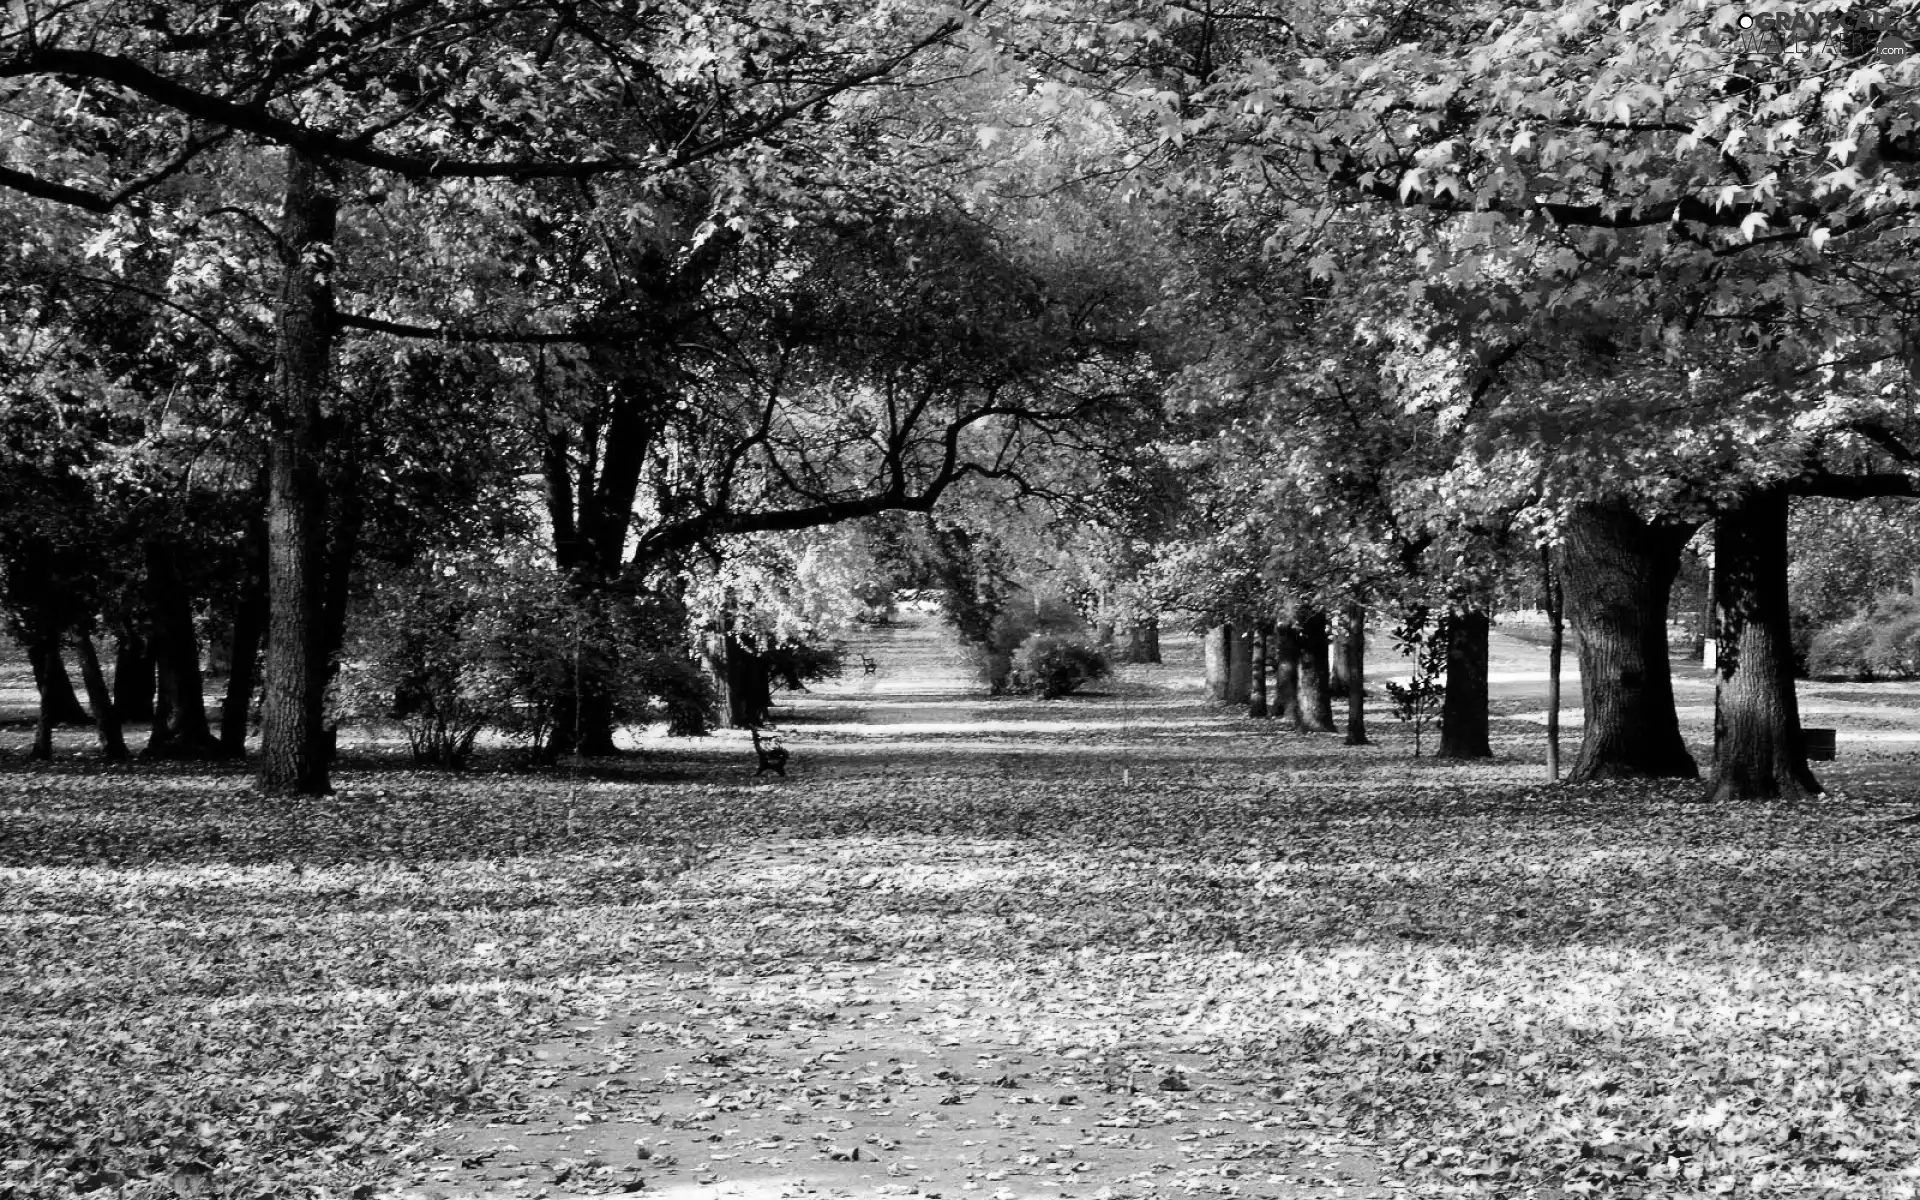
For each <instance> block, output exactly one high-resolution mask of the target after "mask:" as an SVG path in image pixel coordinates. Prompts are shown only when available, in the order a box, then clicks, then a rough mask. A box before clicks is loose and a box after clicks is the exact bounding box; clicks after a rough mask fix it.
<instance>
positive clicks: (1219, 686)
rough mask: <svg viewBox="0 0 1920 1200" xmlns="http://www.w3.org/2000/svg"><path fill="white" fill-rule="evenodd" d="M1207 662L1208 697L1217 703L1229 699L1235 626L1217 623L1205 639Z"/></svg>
mask: <svg viewBox="0 0 1920 1200" xmlns="http://www.w3.org/2000/svg"><path fill="white" fill-rule="evenodd" d="M1203 652H1204V654H1205V662H1206V678H1207V699H1209V700H1212V701H1214V702H1215V703H1217V704H1225V703H1226V701H1227V687H1228V682H1229V679H1228V677H1229V676H1230V674H1231V673H1232V670H1233V627H1232V626H1230V625H1215V626H1214V627H1213V628H1211V629H1209V630H1207V632H1206V634H1205V635H1204V639H1203Z"/></svg>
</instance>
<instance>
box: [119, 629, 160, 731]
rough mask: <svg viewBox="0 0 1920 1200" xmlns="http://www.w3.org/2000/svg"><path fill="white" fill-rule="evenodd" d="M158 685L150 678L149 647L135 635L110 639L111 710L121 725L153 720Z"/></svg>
mask: <svg viewBox="0 0 1920 1200" xmlns="http://www.w3.org/2000/svg"><path fill="white" fill-rule="evenodd" d="M158 687H159V681H158V679H157V678H156V677H155V674H154V665H153V647H152V646H151V645H150V644H149V643H148V641H147V639H146V638H145V637H142V636H141V635H140V634H137V633H125V634H121V635H120V636H119V637H117V638H115V639H114V651H113V708H114V711H115V712H117V713H119V714H120V719H121V721H123V722H124V721H151V720H153V698H154V693H155V692H156V691H157V690H158Z"/></svg>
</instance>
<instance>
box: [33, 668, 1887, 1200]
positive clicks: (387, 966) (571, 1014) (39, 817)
mask: <svg viewBox="0 0 1920 1200" xmlns="http://www.w3.org/2000/svg"><path fill="white" fill-rule="evenodd" d="M890 661H894V662H898V661H899V659H898V656H897V655H896V656H895V657H894V658H893V659H892V660H890ZM1129 671H1131V672H1133V673H1132V674H1131V675H1129V676H1126V677H1125V678H1127V679H1131V680H1132V681H1133V682H1132V690H1130V691H1129V690H1127V689H1126V688H1120V689H1117V690H1116V691H1115V692H1114V693H1113V694H1109V695H1103V696H1099V697H1090V698H1086V699H1084V700H1068V701H1061V702H1055V703H1053V704H1051V705H1046V706H1041V705H1036V704H1032V703H1028V702H1020V703H1017V704H1010V705H1006V706H1000V707H995V706H977V707H975V708H974V709H973V710H971V711H972V712H974V713H975V714H976V715H978V714H984V715H985V716H986V717H988V718H990V719H989V720H988V721H987V723H986V725H985V726H984V727H982V728H979V729H975V730H974V731H972V732H971V733H968V734H966V735H964V736H959V735H956V736H952V737H943V736H938V735H933V734H928V733H926V732H925V731H924V730H920V731H917V732H914V733H911V734H899V735H894V734H889V733H888V732H887V730H886V729H885V727H884V726H875V725H868V726H865V727H863V728H864V731H862V728H860V727H853V726H849V727H848V728H847V730H846V731H844V732H842V733H835V732H833V731H832V730H831V729H829V728H827V727H825V726H813V727H809V726H808V725H807V724H806V723H805V721H799V722H796V723H795V724H793V725H792V726H791V727H790V728H792V729H794V730H795V731H797V732H796V733H795V735H794V736H793V737H792V744H794V745H795V747H796V758H795V777H794V779H793V780H791V781H788V782H784V783H781V782H759V783H755V782H749V781H748V780H749V776H748V772H749V771H750V769H751V760H750V757H749V756H748V755H747V754H746V753H745V752H744V751H743V750H738V748H736V747H732V746H731V745H730V744H729V745H728V747H727V748H726V749H725V750H724V751H722V750H718V749H715V750H704V751H697V752H685V753H682V754H681V755H679V756H678V757H677V758H676V760H675V762H674V763H673V764H671V765H672V767H673V769H674V771H675V773H676V774H675V777H674V778H672V779H667V780H661V779H659V778H656V777H655V776H654V775H653V774H652V773H651V772H652V767H651V766H650V765H649V764H646V763H638V764H627V765H625V766H619V765H610V766H607V767H606V769H605V770H604V771H603V772H602V773H601V774H600V775H599V776H597V777H592V778H588V777H584V776H583V777H578V778H565V777H558V778H556V777H547V776H539V775H529V774H515V773H497V774H486V773H478V774H473V775H468V776H459V777H452V776H440V775H429V774H413V773H408V772H398V771H388V770H379V769H368V768H356V769H352V770H348V771H346V772H344V773H343V774H342V775H341V777H340V780H339V782H340V785H341V790H340V792H339V793H338V794H337V795H335V796H332V797H328V798H325V799H314V800H300V801H285V802H282V801H273V802H268V801H263V800H261V799H259V798H258V797H255V796H253V795H252V794H251V793H250V792H249V791H248V790H247V789H246V786H245V779H244V777H243V776H242V775H241V774H239V773H237V772H233V771H212V772H209V771H203V770H193V769H187V768H165V769H145V768H143V769H138V770H127V771H120V772H112V773H106V772H94V771H87V770H81V769H77V768H75V767H73V766H72V765H70V764H62V765H61V766H59V767H57V768H31V767H24V766H19V765H10V766H9V767H8V769H7V770H6V771H5V773H4V774H0V1196H18V1197H27V1196H32V1197H40V1196H48V1197H53V1196H70V1195H82V1194H115V1195H124V1196H130V1197H144V1196H156V1197H157V1196H183V1195H184V1196H198V1195H208V1196H235V1197H249V1198H251V1197H262V1196H275V1195H284V1196H320V1195H329V1196H336V1195H337V1196H361V1197H368V1196H377V1195H384V1194H388V1193H389V1192H390V1191H391V1190H393V1189H395V1188H397V1187H398V1186H399V1184H398V1182H397V1181H398V1180H400V1179H402V1178H404V1177H406V1176H407V1175H408V1173H409V1172H411V1171H414V1170H415V1169H416V1168H417V1166H418V1164H419V1163H420V1162H421V1161H422V1159H423V1156H424V1155H426V1154H427V1153H428V1150H427V1147H428V1146H429V1145H430V1136H431V1135H432V1133H433V1131H434V1130H436V1129H437V1128H439V1127H442V1126H444V1125H447V1124H449V1123H460V1122H469V1123H470V1122H476V1121H487V1120H495V1121H498V1120H520V1119H526V1118H527V1116H528V1114H531V1113H534V1112H537V1111H539V1110H540V1109H541V1107H542V1105H543V1104H545V1103H547V1102H548V1101H547V1100H544V1099H543V1095H544V1093H543V1092H542V1090H541V1080H542V1077H543V1074H546V1073H549V1072H550V1070H551V1067H550V1064H546V1063H543V1062H542V1061H541V1060H540V1059H539V1058H537V1057H535V1055H534V1053H533V1048H534V1047H536V1046H538V1045H540V1044H542V1043H543V1042H545V1041H547V1040H548V1039H550V1038H552V1037H553V1036H554V1035H555V1034H556V1032H557V1031H560V1030H562V1029H564V1028H565V1027H566V1026H567V1025H568V1023H569V1022H572V1021H576V1020H579V1019H580V1018H581V1017H582V1015H583V1014H591V1013H596V1012H597V1013H602V1014H604V1013H605V1012H606V1011H607V1009H608V1006H609V1005H616V1006H617V1004H618V1003H619V1002H620V999H619V998H620V996H621V995H622V988H623V986H624V981H626V980H628V979H629V978H630V977H631V976H632V974H633V972H635V971H636V970H639V969H642V968H643V967H646V966H648V965H653V966H658V965H660V964H668V963H671V964H677V967H676V969H681V970H688V971H692V972H695V973H696V974H699V975H700V976H701V977H711V978H714V979H721V978H750V977H753V976H754V975H755V974H756V973H764V972H766V971H768V970H772V969H773V968H774V967H775V966H777V965H780V964H792V963H795V962H813V963H823V964H834V963H840V964H844V963H849V962H859V963H874V962H878V963H883V964H892V965H896V966H902V967H912V968H915V969H916V970H920V971H923V972H924V973H926V975H927V977H928V978H931V979H934V980H936V981H939V982H940V985H941V986H949V987H951V988H952V989H956V990H957V991H956V994H961V993H964V994H977V995H988V994H992V995H997V996H1003V997H1009V996H1010V997H1015V998H1017V999H1018V1002H1019V1003H1020V1004H1022V1005H1027V1006H1030V1008H1031V1011H1032V1013H1033V1014H1035V1016H1034V1021H1035V1022H1036V1023H1038V1024H1039V1025H1040V1026H1041V1027H1045V1021H1044V1020H1043V1018H1044V1017H1045V1015H1046V1014H1049V1013H1060V1012H1076V1013H1083V1014H1084V1013H1100V1014H1105V1015H1104V1016H1102V1017H1101V1018H1100V1021H1105V1022H1106V1023H1107V1024H1109V1025H1111V1030H1109V1031H1108V1033H1110V1035H1111V1039H1113V1040H1114V1041H1115V1042H1116V1043H1117V1042H1118V1041H1119V1040H1122V1039H1131V1040H1132V1042H1133V1043H1135V1044H1140V1045H1147V1044H1149V1043H1152V1044H1156V1045H1157V1044H1164V1045H1172V1044H1173V1043H1174V1042H1175V1041H1177V1042H1178V1043H1179V1045H1180V1046H1181V1047H1183V1048H1184V1049H1185V1050H1187V1051H1191V1052H1196V1053H1203V1054H1206V1055H1210V1056H1212V1060H1213V1061H1214V1062H1216V1063H1217V1064H1219V1067H1220V1070H1222V1071H1223V1072H1229V1073H1233V1074H1234V1077H1235V1078H1237V1079H1239V1080H1240V1081H1241V1082H1242V1083H1243V1084H1244V1085H1245V1086H1248V1087H1257V1088H1258V1090H1259V1094H1260V1095H1262V1096H1263V1097H1264V1099H1263V1103H1264V1104H1265V1105H1266V1106H1268V1107H1269V1108H1270V1109H1271V1110H1272V1111H1273V1112H1275V1113H1281V1114H1285V1115H1287V1118H1288V1119H1291V1120H1299V1121H1305V1122H1309V1123H1314V1124H1316V1125H1318V1126H1322V1127H1326V1128H1336V1129H1339V1130H1342V1131H1345V1132H1346V1133H1348V1134H1350V1135H1351V1136H1353V1137H1355V1138H1359V1139H1363V1140H1364V1141H1365V1143H1366V1144H1368V1145H1370V1146H1372V1147H1374V1152H1375V1153H1377V1155H1378V1156H1379V1159H1380V1161H1381V1162H1382V1163H1383V1164H1384V1167H1385V1170H1386V1171H1387V1172H1388V1173H1389V1174H1391V1175H1394V1176H1397V1177H1402V1178H1404V1179H1406V1180H1408V1181H1409V1183H1410V1186H1411V1189H1412V1191H1413V1192H1415V1193H1416V1194H1435V1195H1438V1194H1473V1195H1490V1196H1492V1195H1498V1196H1516V1197H1517V1196H1554V1195H1560V1196H1566V1195H1580V1194H1604V1195H1609V1196H1615V1195H1618V1196H1633V1195H1644V1196H1713V1195H1725V1194H1742V1195H1748V1194H1754V1195H1764V1194H1781V1195H1792V1196H1797V1197H1800V1196H1830V1197H1845V1198H1849V1200H1851V1198H1855V1197H1857V1198H1860V1200H1867V1198H1869V1197H1871V1198H1875V1200H1879V1198H1886V1197H1898V1196H1912V1195H1916V1194H1920V1192H1917V1191H1916V1185H1917V1184H1920V1134H1917V1133H1916V1131H1915V1128H1914V1126H1913V1122H1912V1120H1911V1114H1912V1112H1913V1111H1914V1106H1915V1102H1916V1096H1915V1089H1916V1085H1917V1084H1920V1071H1917V1069H1916V1067H1917V1065H1920V1024H1917V1023H1916V1016H1915V1014H1916V1012H1917V1011H1920V1005H1917V1004H1916V1001H1920V970H1916V966H1915V964H1916V961H1920V954H1916V951H1920V886H1916V875H1915V859H1916V849H1917V848H1920V847H1917V845H1916V841H1915V838H1916V832H1915V831H1916V829H1917V828H1920V827H1916V826H1914V825H1911V824H1903V823H1899V822H1895V821H1890V820H1888V819H1886V818H1887V817H1888V816H1889V815H1890V814H1891V813H1892V811H1893V810H1892V809H1890V808H1888V807H1885V806H1883V805H1882V804H1881V803H1880V801H1882V800H1884V799H1885V796H1884V794H1880V795H1877V796H1876V797H1873V798H1868V797H1865V796H1861V797H1855V798H1846V799H1835V800H1832V801H1831V802H1827V803H1823V804H1821V805H1818V806H1812V807H1804V808H1775V807H1765V806H1754V807H1750V808H1709V807H1706V806H1702V805H1699V804H1697V803H1695V802H1694V800H1695V798H1696V796H1697V794H1698V791H1697V786H1696V785H1679V786H1652V785H1647V786H1608V787H1590V788H1579V789H1568V788H1562V789H1546V788H1543V787H1540V786H1538V785H1537V783H1536V782H1535V781H1534V777H1535V776H1536V775H1537V770H1536V768H1535V767H1534V766H1533V765H1532V764H1529V763H1524V762H1519V761H1516V760H1513V759H1503V760H1500V761H1496V762H1494V763H1491V764H1484V765H1479V766H1471V767H1448V766H1445V765H1441V764H1432V763H1427V762H1422V763H1419V764H1414V763H1411V762H1410V761H1409V760H1408V759H1406V758H1405V757H1404V754H1405V748H1404V747H1402V746H1400V745H1398V743H1397V742H1395V743H1394V744H1391V745H1388V746H1385V747H1375V748H1371V749H1368V750H1360V751H1354V750H1348V749H1346V748H1344V747H1340V746H1338V745H1336V744H1335V742H1336V739H1331V738H1321V739H1308V738H1298V737H1291V736H1276V735H1271V734H1269V733H1265V732H1256V731H1255V730H1256V727H1255V726H1253V725H1252V724H1251V723H1249V722H1245V721H1243V720H1239V719H1235V718H1231V717H1223V716H1218V715H1213V714H1209V713H1207V712H1205V711H1203V710H1198V709H1196V708H1195V707H1194V706H1193V705H1192V703H1191V702H1190V699H1189V698H1188V697H1186V696H1185V695H1184V693H1182V692H1180V690H1179V689H1178V688H1176V687H1173V686H1172V685H1171V684H1170V683H1169V682H1168V681H1169V680H1170V679H1171V676H1170V675H1167V674H1155V673H1154V672H1152V671H1148V670H1143V669H1133V668H1130V669H1129ZM1142 680H1145V681H1146V683H1144V684H1143V683H1142V682H1141V681H1142ZM825 700H831V701H833V702H834V703H835V704H837V705H839V706H840V707H839V708H836V709H832V710H829V709H828V708H827V707H826V706H825ZM825 700H823V703H822V707H821V709H820V712H821V713H822V714H823V715H827V714H830V713H831V714H840V715H844V714H846V713H850V712H856V711H857V710H858V708H859V704H861V703H868V704H879V703H883V702H884V696H878V695H871V696H867V697H865V699H864V700H863V699H861V698H860V697H849V696H833V697H827V698H825ZM856 701H857V702H858V703H856ZM922 718H927V719H929V720H936V721H937V720H938V719H940V714H939V713H937V712H934V711H932V710H929V709H925V708H916V709H914V710H913V716H912V719H914V720H919V719H922ZM994 720H1003V721H1004V722H1005V727H1004V728H999V729H997V730H996V728H995V727H993V724H992V722H993V721H994ZM1054 723H1057V726H1058V728H1051V725H1052V724H1054ZM1050 730H1051V731H1050ZM1382 732H1383V738H1384V739H1385V740H1390V741H1391V739H1392V735H1391V733H1390V732H1389V731H1384V730H1383V731H1382ZM1090 747H1091V748H1092V749H1091V751H1090V749H1089V748H1090ZM1905 794H1910V793H1905ZM776 841H777V842H778V843H779V844H781V845H782V846H786V847H788V848H789V850H790V852H791V853H793V854H796V855H799V856H800V858H801V859H802V860H803V861H804V862H805V863H806V864H808V866H807V868H806V870H805V872H802V873H797V874H796V873H788V874H779V873H774V874H765V875H761V876H753V875H751V874H750V873H743V872H738V871H734V870H731V869H729V870H719V871H716V870H715V869H712V868H711V864H713V863H715V862H716V861H717V856H720V855H728V856H730V860H729V861H731V862H733V863H735V864H738V863H742V862H746V863H751V862H753V861H754V860H755V855H756V853H758V852H757V851H756V847H759V846H765V845H770V844H772V843H774V842H776ZM969 855H978V856H980V857H979V858H978V863H979V865H977V866H971V867H964V869H963V868H962V867H956V866H955V865H954V864H955V862H956V861H958V862H962V863H963V864H964V863H965V862H972V861H974V860H973V859H971V858H969V857H968V856H969ZM1169 1014H1182V1015H1181V1017H1180V1019H1179V1020H1177V1021H1176V1020H1173V1019H1171V1018H1170V1017H1169ZM1095 1024H1098V1022H1095ZM742 1036H743V1037H744V1036H746V1034H744V1033H743V1034H742ZM1073 1036H1074V1037H1078V1038H1082V1039H1083V1040H1090V1041H1089V1044H1091V1041H1092V1040H1098V1038H1099V1037H1102V1036H1107V1035H1106V1034H1100V1033H1098V1031H1089V1030H1087V1029H1084V1028H1083V1029H1081V1030H1080V1032H1078V1033H1076V1034H1074V1035H1073ZM1062 1037H1063V1038H1064V1037H1065V1035H1062ZM1069 1040H1070V1039H1069ZM1071 1050H1073V1047H1072V1046H1071V1045H1069V1044H1068V1042H1067V1041H1065V1040H1059V1039H1056V1042H1055V1043H1046V1042H1045V1040H1044V1039H1042V1041H1041V1043H1040V1044H1039V1045H1038V1051H1039V1052H1043V1053H1050V1054H1059V1055H1065V1054H1067V1053H1068V1052H1069V1051H1071ZM1191 1119H1192V1120H1193V1121H1194V1122H1196V1123H1197V1124H1196V1128H1197V1127H1198V1126H1199V1125H1200V1124H1204V1123H1205V1121H1206V1120H1207V1119H1208V1118H1207V1116H1206V1115H1205V1114H1204V1113H1199V1114H1196V1115H1194V1116H1193V1117H1192V1118H1191Z"/></svg>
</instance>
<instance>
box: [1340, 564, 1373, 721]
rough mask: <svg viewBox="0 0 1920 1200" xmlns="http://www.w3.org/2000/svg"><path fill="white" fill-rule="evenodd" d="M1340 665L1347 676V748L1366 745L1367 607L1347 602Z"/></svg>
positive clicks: (1354, 602)
mask: <svg viewBox="0 0 1920 1200" xmlns="http://www.w3.org/2000/svg"><path fill="white" fill-rule="evenodd" d="M1341 628H1342V632H1343V633H1344V634H1345V635H1346V636H1345V644H1344V645H1343V647H1342V649H1343V651H1344V653H1343V655H1342V658H1343V660H1344V661H1343V662H1342V664H1341V665H1342V666H1344V667H1345V668H1346V671H1345V674H1346V677H1347V745H1349V746H1364V745H1366V744H1367V607H1366V605H1364V604H1361V603H1360V602H1359V601H1357V600H1356V601H1352V602H1349V603H1348V605H1347V612H1346V620H1345V621H1344V622H1342V627H1341Z"/></svg>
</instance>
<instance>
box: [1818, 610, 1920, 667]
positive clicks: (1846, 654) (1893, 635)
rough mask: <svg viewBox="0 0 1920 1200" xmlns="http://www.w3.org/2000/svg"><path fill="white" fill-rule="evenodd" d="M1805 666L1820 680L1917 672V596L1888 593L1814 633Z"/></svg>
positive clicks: (1919, 636)
mask: <svg viewBox="0 0 1920 1200" xmlns="http://www.w3.org/2000/svg"><path fill="white" fill-rule="evenodd" d="M1807 666H1808V670H1809V671H1810V672H1811V673H1812V674H1814V675H1816V676H1820V677H1824V678H1847V679H1874V678H1881V679H1911V678H1913V677H1914V676H1916V675H1920V596H1915V595H1914V594H1912V593H1911V592H1890V593H1887V594H1885V595H1882V596H1880V597H1879V598H1878V599H1877V600H1876V601H1875V602H1874V604H1873V606H1872V607H1871V608H1869V609H1868V610H1866V611H1865V612H1862V613H1859V614H1858V615H1856V616H1854V617H1851V618H1849V619H1847V620H1845V621H1841V622H1839V623H1837V624H1835V625H1831V626H1829V627H1827V628H1825V629H1822V630H1820V631H1819V632H1818V633H1816V634H1814V636H1813V640H1812V644H1811V646H1810V647H1809V649H1808V654H1807Z"/></svg>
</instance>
